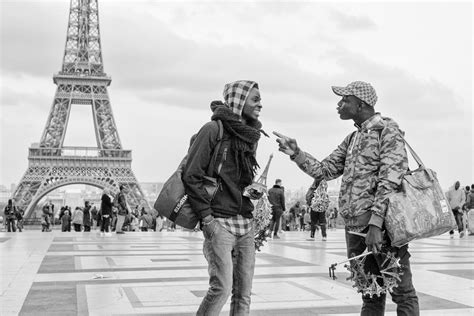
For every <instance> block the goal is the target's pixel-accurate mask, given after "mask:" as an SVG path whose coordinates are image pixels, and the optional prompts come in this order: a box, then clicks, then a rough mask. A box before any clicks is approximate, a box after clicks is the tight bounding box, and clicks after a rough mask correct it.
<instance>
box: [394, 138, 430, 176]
mask: <svg viewBox="0 0 474 316" xmlns="http://www.w3.org/2000/svg"><path fill="white" fill-rule="evenodd" d="M400 135H401V136H402V139H403V141H404V142H405V145H406V146H407V148H408V151H409V152H410V154H411V155H412V157H413V158H414V159H415V161H416V163H417V164H418V167H422V168H424V169H426V168H425V164H424V163H423V162H422V161H421V159H420V156H418V155H417V154H416V152H415V151H414V150H413V148H411V146H410V144H408V142H407V141H406V139H405V137H403V134H402V133H400Z"/></svg>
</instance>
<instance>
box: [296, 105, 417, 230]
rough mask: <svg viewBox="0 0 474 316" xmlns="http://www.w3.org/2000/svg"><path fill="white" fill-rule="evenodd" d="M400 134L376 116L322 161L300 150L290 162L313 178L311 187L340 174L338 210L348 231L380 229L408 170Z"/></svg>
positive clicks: (384, 119) (387, 121) (390, 120)
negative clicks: (389, 197) (393, 194)
mask: <svg viewBox="0 0 474 316" xmlns="http://www.w3.org/2000/svg"><path fill="white" fill-rule="evenodd" d="M356 127H357V126H356ZM402 135H403V132H402V131H401V130H400V129H399V127H398V124H397V123H396V122H395V121H394V120H392V119H390V118H385V117H382V116H381V115H380V114H379V113H376V114H375V115H374V116H372V117H371V118H370V119H368V120H367V121H365V122H364V123H363V124H362V126H360V127H358V130H357V131H356V132H354V133H351V134H349V135H348V136H347V137H346V138H345V139H344V140H343V142H342V143H341V144H340V145H339V146H338V147H337V149H336V150H334V151H333V152H332V153H331V154H330V155H329V156H328V157H327V158H325V159H324V160H322V161H318V160H317V159H315V158H314V157H312V156H311V155H310V154H308V153H305V152H303V151H299V152H297V153H296V155H295V156H294V157H292V159H293V160H294V161H295V162H296V163H297V164H298V166H299V167H300V169H301V170H303V171H304V172H305V173H307V174H308V175H310V176H312V177H313V178H314V179H315V181H314V184H313V186H317V185H318V184H319V182H320V181H321V180H323V179H325V180H333V179H336V178H337V177H339V176H340V175H342V182H341V190H340V192H339V210H340V214H341V216H342V217H343V218H344V221H345V223H346V227H347V228H348V229H349V230H351V231H362V230H363V229H364V228H366V227H367V226H368V225H376V226H378V227H382V225H383V222H384V218H385V213H386V211H387V204H388V200H387V198H388V196H389V195H390V194H391V193H393V192H394V191H396V190H398V188H399V187H400V184H401V181H402V177H403V175H404V174H405V173H406V171H407V170H408V160H407V153H406V150H405V143H404V140H403V136H402Z"/></svg>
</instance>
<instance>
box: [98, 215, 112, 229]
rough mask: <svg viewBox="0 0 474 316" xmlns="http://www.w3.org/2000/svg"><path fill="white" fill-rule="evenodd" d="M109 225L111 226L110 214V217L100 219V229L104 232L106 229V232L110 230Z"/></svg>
mask: <svg viewBox="0 0 474 316" xmlns="http://www.w3.org/2000/svg"><path fill="white" fill-rule="evenodd" d="M109 226H110V216H109V217H104V216H102V218H101V219H100V231H101V232H102V233H103V232H104V231H105V232H106V233H108V232H109Z"/></svg>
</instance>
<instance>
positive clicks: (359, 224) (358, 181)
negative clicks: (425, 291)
mask: <svg viewBox="0 0 474 316" xmlns="http://www.w3.org/2000/svg"><path fill="white" fill-rule="evenodd" d="M332 90H333V92H334V93H335V94H336V95H338V96H341V97H342V98H341V100H340V101H339V102H338V103H337V108H336V109H337V112H338V114H339V117H340V118H341V119H342V120H353V121H354V123H355V127H356V129H357V130H356V131H354V132H352V133H350V134H349V135H347V136H346V138H345V139H344V140H343V141H342V143H341V144H340V145H339V146H338V147H337V148H336V150H334V151H333V152H332V153H331V154H330V155H329V156H328V157H326V158H325V159H323V160H322V161H319V160H317V159H316V158H314V157H313V156H311V155H310V154H308V153H305V152H304V151H302V150H301V149H300V148H299V147H298V145H297V143H296V140H295V139H293V138H290V137H287V136H284V135H281V134H279V133H276V132H275V135H276V136H278V137H279V138H278V139H277V142H278V143H279V146H280V149H279V150H280V151H282V152H284V153H285V154H287V155H289V156H290V158H291V160H293V161H294V162H295V163H296V164H297V165H298V167H299V168H300V169H301V170H303V171H304V172H305V173H307V174H308V175H310V176H311V177H313V178H314V180H315V181H318V182H319V181H322V180H326V181H327V180H333V179H336V178H338V177H339V176H341V175H342V181H341V190H340V191H339V214H341V216H342V218H343V219H344V222H345V226H346V244H347V255H348V256H349V257H353V256H356V255H360V254H362V253H363V252H364V251H365V250H366V249H368V250H369V251H372V253H373V254H371V255H368V256H366V257H365V261H364V270H365V271H367V272H371V273H373V274H380V272H379V271H380V266H381V265H382V263H383V256H382V255H381V254H379V252H380V251H381V250H382V245H383V244H385V245H387V248H385V250H386V251H391V252H393V253H395V255H396V256H397V257H398V258H400V264H401V265H402V267H403V274H402V275H401V279H400V281H399V282H398V283H397V287H395V288H394V289H393V292H392V293H391V295H392V301H393V302H394V303H395V304H397V315H410V316H417V315H419V313H420V312H419V305H418V296H417V294H416V291H415V288H414V287H413V281H412V273H411V269H410V260H409V258H410V253H409V252H408V245H404V246H402V247H399V248H398V247H390V240H389V238H388V235H387V234H386V233H385V234H383V233H382V228H383V225H384V220H385V214H386V212H387V205H388V197H389V196H390V194H392V193H394V192H396V191H397V190H399V189H400V187H401V182H402V179H403V176H404V175H405V173H406V172H407V170H408V158H407V153H406V150H405V142H404V139H403V132H402V131H401V130H400V128H399V126H398V124H397V123H396V122H395V121H394V120H393V119H391V118H388V117H382V116H381V115H380V113H376V112H375V110H374V106H375V103H376V102H377V94H376V92H375V89H374V88H373V87H372V85H371V84H369V83H367V82H363V81H355V82H352V83H350V84H349V85H347V86H346V87H332ZM385 299H386V295H385V294H381V295H380V296H377V295H374V296H372V297H370V296H369V295H365V296H362V300H363V304H362V310H361V315H384V312H385Z"/></svg>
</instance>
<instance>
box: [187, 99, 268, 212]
mask: <svg viewBox="0 0 474 316" xmlns="http://www.w3.org/2000/svg"><path fill="white" fill-rule="evenodd" d="M241 102H245V99H243V100H242V101H241ZM219 106H220V107H226V106H225V105H222V103H221V105H218V107H219ZM240 106H241V108H242V107H243V103H242V104H240ZM226 108H227V109H228V106H227V107H226ZM211 109H212V110H214V109H216V104H211ZM216 111H217V110H216ZM234 113H235V111H234ZM236 115H237V114H236ZM257 122H258V121H257ZM258 124H259V125H258V126H256V127H255V128H256V129H260V127H261V124H260V122H258ZM218 136H219V125H218V123H217V121H215V120H213V121H211V122H208V123H206V124H205V125H204V126H203V127H202V128H201V129H200V130H199V132H198V133H197V135H195V137H193V138H194V139H193V140H192V145H191V147H190V149H189V151H188V160H187V163H186V166H185V168H184V173H183V177H182V179H183V183H184V186H185V189H186V193H187V195H188V199H189V202H190V204H191V206H192V208H193V210H194V211H195V212H196V213H197V214H198V216H199V217H200V218H204V217H206V216H207V215H213V216H214V217H224V218H227V217H232V216H235V215H238V214H240V215H242V216H243V217H246V218H252V217H253V215H252V211H253V209H254V206H253V204H252V202H251V200H250V199H249V198H248V197H245V196H243V195H242V194H243V191H244V188H245V187H246V186H248V185H250V184H251V182H252V180H251V179H250V180H248V179H244V177H242V176H241V174H239V173H240V172H239V168H238V165H237V163H238V162H237V157H236V154H235V152H234V151H233V149H232V141H233V137H235V136H233V135H232V134H230V133H229V132H228V131H227V130H226V129H225V128H224V130H223V136H222V141H221V145H220V149H219V152H218V153H217V155H216V163H215V167H214V170H212V171H211V174H212V177H214V178H217V180H218V183H219V187H218V190H217V192H216V193H215V195H214V197H212V196H209V194H208V193H207V191H206V190H205V186H204V185H205V181H206V179H205V177H206V176H208V175H207V169H208V167H209V164H210V162H211V159H212V158H213V153H214V148H215V147H216V145H217V142H218ZM219 166H221V167H220V172H219V175H218V172H217V170H218V168H219Z"/></svg>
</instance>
